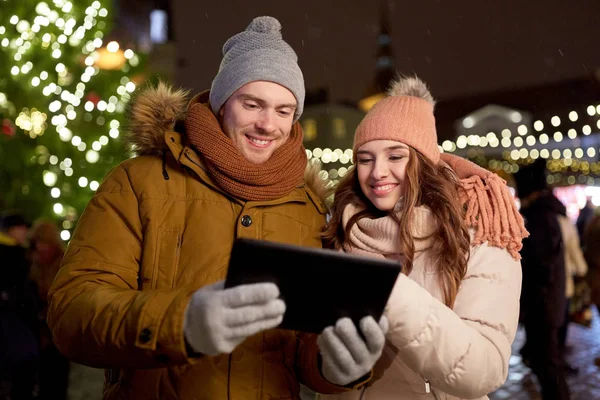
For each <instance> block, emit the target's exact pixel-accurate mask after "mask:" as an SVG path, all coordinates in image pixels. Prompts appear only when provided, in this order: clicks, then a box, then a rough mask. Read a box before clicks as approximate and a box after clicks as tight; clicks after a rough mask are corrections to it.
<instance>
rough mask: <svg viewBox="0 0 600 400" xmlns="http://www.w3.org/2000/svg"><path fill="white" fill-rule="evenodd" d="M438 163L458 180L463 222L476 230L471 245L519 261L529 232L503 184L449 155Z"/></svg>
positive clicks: (467, 162)
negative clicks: (503, 252)
mask: <svg viewBox="0 0 600 400" xmlns="http://www.w3.org/2000/svg"><path fill="white" fill-rule="evenodd" d="M441 161H442V162H444V163H446V165H448V166H449V167H450V168H451V169H452V170H453V171H454V173H455V174H456V176H457V177H458V179H460V186H459V190H458V193H459V196H460V201H461V203H462V204H463V205H464V206H465V209H466V215H465V220H466V222H467V226H468V227H470V228H473V229H475V237H474V238H473V242H472V243H471V244H472V245H478V244H481V243H484V242H488V243H489V244H490V245H492V246H495V247H500V248H503V249H506V250H508V252H509V253H510V254H511V255H512V256H513V258H514V259H515V260H520V259H521V255H520V254H519V251H520V250H521V248H522V247H523V239H524V238H526V237H528V236H529V232H527V229H525V224H524V223H523V217H522V216H521V214H520V213H519V211H518V210H517V207H516V204H515V201H514V200H513V198H512V196H511V194H510V192H509V191H508V188H507V187H506V182H505V181H504V180H503V179H502V178H500V177H499V176H498V175H496V174H495V173H493V172H491V171H488V170H486V169H483V168H481V167H480V166H478V165H476V164H474V163H472V162H470V161H468V160H465V159H463V158H461V157H457V156H455V155H452V154H448V153H443V154H442V155H441Z"/></svg>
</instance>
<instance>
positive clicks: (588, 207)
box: [576, 197, 596, 248]
mask: <svg viewBox="0 0 600 400" xmlns="http://www.w3.org/2000/svg"><path fill="white" fill-rule="evenodd" d="M595 208H596V207H595V206H594V204H593V203H592V199H591V197H587V198H586V202H585V206H583V208H582V209H581V210H580V211H579V215H578V216H577V224H576V225H577V233H578V234H579V240H580V242H581V247H582V248H585V231H586V228H587V226H588V224H589V223H590V222H591V220H592V218H593V216H594V209H595Z"/></svg>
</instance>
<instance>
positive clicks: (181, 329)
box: [48, 17, 526, 400]
mask: <svg viewBox="0 0 600 400" xmlns="http://www.w3.org/2000/svg"><path fill="white" fill-rule="evenodd" d="M223 55H224V56H223V60H222V62H221V66H220V68H219V72H218V74H217V75H216V77H215V78H214V80H213V83H212V87H211V89H210V91H206V92H203V93H200V94H199V95H197V96H195V97H194V98H192V100H191V101H189V102H186V100H185V95H186V93H184V92H182V91H172V90H170V89H169V88H167V87H166V86H165V85H162V84H161V85H158V87H157V88H155V89H148V90H147V91H146V92H143V93H141V94H139V96H138V98H137V100H136V101H135V102H134V104H133V106H132V121H131V140H132V142H133V144H134V145H135V150H136V151H137V152H138V154H139V157H136V158H134V159H130V160H127V161H125V162H123V163H122V164H121V165H119V166H117V167H116V168H115V169H113V171H112V172H111V173H110V174H109V175H108V176H107V178H106V179H105V181H104V182H103V184H102V185H101V186H100V188H99V189H98V190H97V192H96V194H95V195H94V197H93V198H92V200H91V201H90V203H89V205H88V207H87V209H86V210H85V212H84V213H83V215H82V216H81V219H80V221H79V225H78V227H77V229H76V231H75V233H74V236H73V239H72V241H71V243H70V245H69V248H68V251H67V254H66V256H65V258H64V261H63V264H62V268H61V270H60V273H59V274H58V276H57V278H56V280H55V281H54V284H53V286H52V288H51V295H50V296H51V305H50V310H49V320H48V322H49V325H50V327H51V328H52V331H53V335H54V339H55V341H56V344H57V346H58V348H59V349H60V350H61V351H62V352H63V353H65V354H66V355H68V356H69V357H70V358H71V359H73V360H74V361H76V362H79V363H83V364H87V365H90V366H94V367H99V368H106V377H105V378H106V379H105V385H104V398H105V399H117V398H119V399H120V398H135V399H150V398H160V399H207V400H208V399H298V398H299V390H300V389H299V383H302V384H305V385H307V386H308V387H309V388H311V389H313V390H314V391H316V392H318V393H322V394H325V395H329V396H331V398H340V399H346V398H348V399H354V398H359V397H362V398H363V399H367V398H370V399H392V398H393V399H433V398H438V399H454V398H469V399H472V398H486V394H487V393H489V392H491V391H493V390H494V389H496V388H497V387H499V386H500V385H502V384H503V382H504V380H505V378H506V376H507V370H508V360H509V357H510V350H511V342H512V341H513V338H514V335H515V331H516V327H517V320H518V310H519V304H518V302H519V293H520V285H521V267H520V262H519V253H518V252H519V249H520V247H521V239H522V238H523V236H524V235H525V234H526V231H525V229H524V227H523V223H522V220H521V219H520V217H519V215H518V212H517V211H516V209H515V207H514V204H513V202H512V199H511V197H510V196H509V194H508V191H507V189H506V187H505V185H504V182H502V181H501V180H500V179H499V178H498V177H497V176H495V175H493V174H491V173H489V172H487V171H484V170H482V169H480V168H478V167H477V166H475V165H473V164H471V163H469V162H467V161H465V160H462V159H460V158H457V157H452V156H447V155H444V154H440V152H439V150H438V146H437V138H436V131H435V120H434V115H433V108H434V101H433V98H432V97H431V95H430V93H429V91H428V90H427V88H426V86H425V85H424V84H423V83H422V82H421V81H419V80H418V79H416V78H410V79H400V80H399V81H398V82H396V83H395V85H394V87H392V88H391V90H390V95H389V97H387V98H386V99H384V100H382V101H381V102H380V103H379V104H377V105H376V106H375V107H374V108H373V109H372V110H371V111H370V112H369V114H368V115H367V116H366V117H365V119H364V120H363V121H362V123H361V124H360V126H359V128H358V130H357V132H356V137H355V141H354V157H355V160H354V161H355V168H353V169H352V170H351V173H350V174H349V175H348V177H347V178H346V179H345V180H344V181H342V182H341V183H340V184H339V186H338V188H337V190H336V193H335V202H334V205H333V207H332V208H331V209H330V210H329V209H328V208H327V207H326V206H325V204H324V202H323V200H322V196H321V195H322V194H323V193H324V191H323V190H322V186H323V185H322V183H321V184H320V185H319V183H318V182H320V181H319V179H318V178H316V177H315V176H314V175H315V174H314V172H315V171H312V172H311V171H310V169H308V170H307V159H306V153H305V150H304V148H303V146H302V130H301V128H300V125H299V123H298V122H297V121H298V118H299V117H300V115H301V114H302V108H303V102H304V95H305V92H304V80H303V76H302V72H301V70H300V68H299V67H298V64H297V57H296V54H295V53H294V51H293V50H292V48H291V47H290V46H289V45H288V44H287V43H286V42H285V41H284V40H283V39H282V36H281V25H280V24H279V22H278V21H277V20H276V19H274V18H271V17H259V18H256V19H254V20H253V21H252V22H251V23H250V25H249V26H248V27H247V28H246V30H245V31H242V32H240V33H238V34H237V35H234V36H233V37H231V38H230V39H229V40H228V41H227V42H226V43H225V45H224V47H223ZM306 171H308V172H306ZM319 186H321V189H319ZM328 212H330V213H331V216H332V218H331V220H330V223H329V224H328V225H327V226H326V227H325V229H324V228H323V227H324V226H325V217H326V214H327V213H328ZM242 237H244V238H255V239H264V240H272V241H278V242H283V243H289V244H294V245H302V246H312V247H321V246H322V243H326V244H327V245H328V246H330V247H332V248H337V249H342V250H344V251H347V252H351V253H359V254H368V255H371V256H373V257H386V258H392V259H397V260H401V262H402V263H403V265H404V266H405V275H401V276H400V277H399V278H398V280H397V283H396V286H395V288H394V290H393V293H392V295H391V297H390V301H389V303H388V305H387V309H386V312H385V317H384V318H382V320H381V321H375V320H373V318H371V317H368V318H365V319H363V320H362V321H361V323H360V324H359V325H360V326H355V325H354V324H353V323H352V322H350V321H349V320H347V319H341V320H339V321H338V322H337V324H336V325H335V326H333V327H329V328H327V329H325V330H324V331H323V332H322V333H321V334H320V335H315V334H307V333H301V332H292V331H285V330H278V329H276V328H277V326H278V325H279V323H280V322H281V321H282V317H283V314H284V312H285V304H284V303H283V302H282V301H281V300H279V299H278V295H279V292H278V288H277V287H276V286H275V285H273V284H255V285H243V286H238V287H235V288H231V289H224V288H223V279H224V278H225V275H226V270H227V265H228V257H229V251H230V249H231V246H232V244H233V241H234V240H235V238H242ZM307 289H308V288H307ZM309 295H310V293H309V292H308V291H307V296H309ZM359 331H360V332H362V334H360V333H359Z"/></svg>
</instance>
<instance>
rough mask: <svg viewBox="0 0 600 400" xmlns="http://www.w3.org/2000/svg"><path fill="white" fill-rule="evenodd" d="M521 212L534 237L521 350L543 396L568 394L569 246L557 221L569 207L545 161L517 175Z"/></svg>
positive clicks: (526, 272)
mask: <svg viewBox="0 0 600 400" xmlns="http://www.w3.org/2000/svg"><path fill="white" fill-rule="evenodd" d="M514 178H515V183H516V186H517V194H518V196H519V199H520V200H521V210H520V211H521V214H522V215H523V218H524V219H525V227H526V228H527V230H528V231H529V234H530V236H529V237H528V238H526V239H524V240H523V249H522V250H521V256H522V260H521V265H522V267H523V289H522V292H521V313H522V318H521V319H522V321H523V322H524V325H525V333H526V337H527V338H526V344H525V345H524V346H523V348H522V349H521V355H522V356H523V361H524V362H525V364H527V365H528V366H530V367H531V370H532V371H533V373H534V374H535V375H536V376H537V378H538V380H539V382H540V386H541V388H542V398H543V399H544V400H549V399H557V400H567V399H569V398H570V395H569V388H568V386H567V381H566V378H565V362H564V355H563V352H562V351H561V349H560V346H559V330H560V328H561V327H562V326H563V323H564V320H565V315H566V309H567V302H566V298H565V291H566V289H565V285H566V279H565V248H564V243H563V237H562V232H561V228H560V223H559V217H560V216H566V208H565V206H564V205H563V204H562V203H561V202H560V200H558V199H557V198H556V197H555V196H554V195H553V194H552V191H551V190H550V189H549V188H548V186H547V183H546V160H544V159H541V158H540V159H537V160H536V161H534V162H533V164H530V165H524V166H522V167H521V168H520V169H519V171H517V172H516V173H515V174H514Z"/></svg>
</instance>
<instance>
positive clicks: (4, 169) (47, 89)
mask: <svg viewBox="0 0 600 400" xmlns="http://www.w3.org/2000/svg"><path fill="white" fill-rule="evenodd" d="M111 6H112V3H111V0H104V1H97V0H96V1H93V0H53V1H52V0H50V1H48V2H47V3H46V2H43V1H42V2H39V1H36V0H3V1H2V2H1V5H0V11H1V12H0V123H1V124H2V126H1V128H2V130H1V131H0V209H5V208H18V209H20V210H22V211H23V212H25V213H26V214H27V215H28V216H29V217H30V218H31V219H33V218H37V217H41V216H44V217H51V218H54V219H56V220H57V222H59V223H60V224H62V227H63V229H64V230H63V231H62V233H61V236H62V238H63V239H64V240H68V239H69V237H70V231H71V230H72V228H73V227H74V225H75V221H76V220H77V218H78V216H79V215H80V213H81V212H82V211H83V209H84V208H85V205H86V204H87V202H88V201H89V199H90V198H91V196H92V195H93V193H94V191H95V190H96V189H97V188H98V185H99V182H100V181H101V180H102V178H103V177H104V176H105V175H106V173H107V172H108V170H109V169H110V168H111V167H113V166H114V165H115V164H117V163H118V162H119V161H121V160H123V159H125V158H127V157H128V156H129V155H128V154H127V152H126V151H125V149H124V146H123V143H122V141H121V136H122V135H121V129H122V128H123V125H124V117H125V111H126V108H127V103H128V101H129V100H130V96H131V94H132V93H133V92H134V90H135V88H136V83H135V82H140V80H141V77H140V75H139V72H138V71H139V70H140V68H141V64H142V60H141V58H142V57H141V55H138V54H136V53H135V52H134V51H133V50H132V49H121V48H119V47H120V46H119V44H118V43H117V42H116V41H112V42H108V43H105V36H106V35H107V33H108V32H109V29H110V22H111V17H112V15H111V13H110V9H111ZM136 77H137V79H136Z"/></svg>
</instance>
